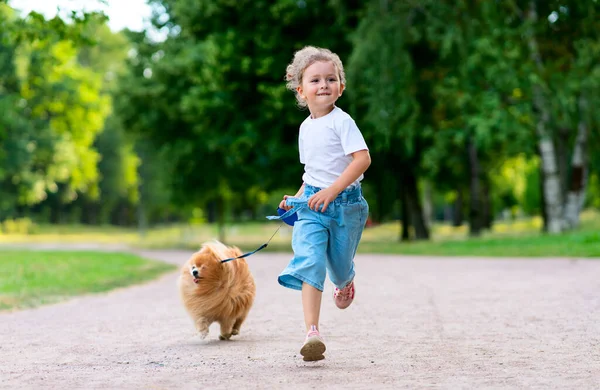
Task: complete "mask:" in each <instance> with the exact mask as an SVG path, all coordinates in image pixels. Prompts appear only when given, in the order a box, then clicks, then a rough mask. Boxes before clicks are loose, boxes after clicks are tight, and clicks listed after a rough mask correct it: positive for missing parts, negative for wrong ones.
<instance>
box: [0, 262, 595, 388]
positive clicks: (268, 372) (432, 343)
mask: <svg viewBox="0 0 600 390" xmlns="http://www.w3.org/2000/svg"><path fill="white" fill-rule="evenodd" d="M140 254H142V255H144V256H147V257H151V258H156V259H161V260H164V261H168V262H171V263H175V264H182V263H183V262H184V260H185V259H186V258H187V257H188V255H189V254H190V253H189V252H177V251H162V252H140ZM288 258H289V255H287V254H260V253H259V254H256V255H254V256H252V257H250V258H249V263H250V267H251V269H252V271H253V273H254V276H255V278H256V280H257V286H258V288H257V299H256V302H255V306H254V308H253V310H252V311H251V312H250V316H249V318H248V321H247V322H246V324H245V327H244V328H242V334H241V335H240V336H239V337H238V338H237V339H235V340H233V341H230V342H224V341H218V340H217V335H218V333H217V330H218V329H217V327H216V326H215V325H213V327H212V328H211V333H210V335H209V337H208V338H207V340H204V341H203V340H199V339H198V338H195V337H194V329H193V326H192V323H191V321H190V320H189V319H188V317H187V316H186V314H185V312H184V311H183V308H182V306H181V304H180V302H179V300H178V296H177V291H176V287H175V279H176V274H175V273H170V274H168V275H165V276H164V277H162V278H161V279H159V280H157V281H155V282H151V283H148V284H145V285H141V286H136V287H132V288H128V289H121V290H118V291H113V292H111V293H108V294H102V295H94V296H86V297H82V298H77V299H73V300H71V301H68V302H66V303H62V304H57V305H52V306H46V307H42V308H39V309H35V310H28V311H21V312H14V313H4V314H0V387H2V388H7V389H16V388H32V389H33V388H48V389H93V388H103V389H228V390H230V389H235V388H244V389H245V388H251V389H252V388H265V389H272V388H293V389H296V388H306V389H308V388H326V389H337V388H363V389H372V388H390V389H398V388H410V389H420V388H427V389H435V388H444V389H458V388H476V389H481V388H494V389H497V388H506V389H518V388H527V389H536V388H539V389H550V388H556V389H567V388H568V389H598V388H600V294H599V291H600V277H599V275H600V260H561V259H544V260H541V259H539V260H525V259H504V260H498V259H469V260H464V259H452V258H416V257H399V256H375V255H362V256H359V257H358V258H357V272H358V274H357V278H356V282H357V300H356V301H355V302H354V304H353V305H352V306H351V307H350V308H349V309H348V310H346V311H340V310H338V309H336V308H335V306H334V304H333V302H332V301H331V298H330V294H331V285H328V287H327V289H326V291H325V292H326V294H325V296H324V298H325V299H324V301H323V310H322V324H321V328H322V332H323V334H324V336H325V340H326V343H327V348H328V350H327V353H326V356H327V359H326V360H324V361H321V362H316V363H304V362H302V361H301V358H300V357H299V354H298V350H299V347H300V344H301V342H302V341H303V338H304V331H303V325H302V312H301V305H300V294H299V293H297V292H295V291H291V290H287V289H284V288H282V287H279V285H278V284H277V282H276V276H277V274H278V272H279V271H280V270H281V269H282V268H283V267H284V266H285V264H286V262H287V261H288Z"/></svg>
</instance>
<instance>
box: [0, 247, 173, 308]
mask: <svg viewBox="0 0 600 390" xmlns="http://www.w3.org/2000/svg"><path fill="white" fill-rule="evenodd" d="M174 269H175V267H174V266H173V265H169V264H165V263H162V262H158V261H154V260H147V259H143V258H141V257H138V256H135V255H132V254H126V253H109V252H87V251H85V252H84V251H82V252H75V251H27V250H2V249H0V311H2V310H13V309H24V308H31V307H35V306H39V305H42V304H48V303H55V302H59V301H62V300H65V299H68V298H69V297H72V296H75V295H82V294H88V293H98V292H104V291H108V290H112V289H114V288H117V287H125V286H129V285H133V284H136V283H142V282H145V281H148V280H152V279H154V278H156V277H158V276H159V275H161V274H163V273H165V272H168V271H173V270H174Z"/></svg>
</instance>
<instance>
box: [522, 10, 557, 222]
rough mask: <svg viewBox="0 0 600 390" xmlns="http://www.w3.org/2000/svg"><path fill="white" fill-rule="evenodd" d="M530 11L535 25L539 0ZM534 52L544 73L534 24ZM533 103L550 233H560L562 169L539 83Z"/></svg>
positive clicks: (538, 66)
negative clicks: (535, 112)
mask: <svg viewBox="0 0 600 390" xmlns="http://www.w3.org/2000/svg"><path fill="white" fill-rule="evenodd" d="M529 4H530V7H529V12H528V14H527V18H528V22H530V23H531V24H532V25H533V24H535V23H536V22H537V11H536V8H535V2H534V1H531V2H530V3H529ZM528 35H529V36H528V41H529V50H530V56H531V59H532V60H533V62H534V63H535V65H536V67H537V68H538V71H539V74H543V71H544V64H543V63H542V58H541V56H540V52H539V49H538V45H537V41H536V39H535V36H534V33H533V30H532V28H531V27H530V30H529V34H528ZM533 104H534V106H535V108H536V110H537V111H538V113H539V116H538V120H537V124H536V132H537V135H538V147H539V150H540V154H541V159H542V171H543V173H544V177H543V181H544V182H543V189H544V198H545V205H544V207H545V209H546V220H547V227H548V232H549V233H560V232H561V231H563V229H564V225H565V223H564V220H563V212H562V201H561V188H560V175H559V173H558V165H557V161H556V153H555V151H554V144H553V142H552V135H551V134H550V132H549V131H548V123H549V122H550V112H549V109H548V105H547V104H546V99H545V96H544V92H543V91H542V88H541V87H540V86H539V85H534V87H533Z"/></svg>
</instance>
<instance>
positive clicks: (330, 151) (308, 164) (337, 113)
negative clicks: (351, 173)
mask: <svg viewBox="0 0 600 390" xmlns="http://www.w3.org/2000/svg"><path fill="white" fill-rule="evenodd" d="M298 147H299V150H300V162H301V163H302V164H304V175H303V176H302V180H303V181H304V182H305V183H306V184H310V185H312V186H315V187H319V188H327V187H329V186H330V185H332V184H333V182H334V181H335V180H336V179H337V178H338V177H339V176H340V175H341V174H342V172H344V170H345V169H346V167H348V165H350V163H351V162H352V156H351V154H352V153H354V152H357V151H359V150H369V148H367V144H366V143H365V139H364V138H363V136H362V134H361V132H360V130H359V129H358V127H357V126H356V123H355V122H354V119H352V117H351V116H350V115H348V114H346V113H345V112H344V111H343V110H342V109H340V108H338V107H334V108H333V110H332V111H331V112H330V113H329V114H327V115H325V116H322V117H320V118H317V119H312V118H311V117H310V116H309V117H308V118H306V119H305V120H304V122H302V124H301V125H300V135H299V137H298ZM362 179H363V175H360V177H359V178H358V179H356V181H355V182H354V183H352V184H350V185H349V186H348V187H353V186H356V185H358V184H359V183H360V181H361V180H362Z"/></svg>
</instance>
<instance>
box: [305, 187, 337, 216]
mask: <svg viewBox="0 0 600 390" xmlns="http://www.w3.org/2000/svg"><path fill="white" fill-rule="evenodd" d="M337 196H338V192H337V191H336V190H334V189H332V188H331V187H329V188H325V189H324V190H321V191H319V192H317V193H316V194H314V195H313V196H311V197H310V199H308V208H310V209H311V210H313V211H320V212H325V210H327V206H329V203H331V202H333V201H334V200H335V198H337ZM321 206H323V207H322V208H321V209H320V210H319V208H320V207H321Z"/></svg>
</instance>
